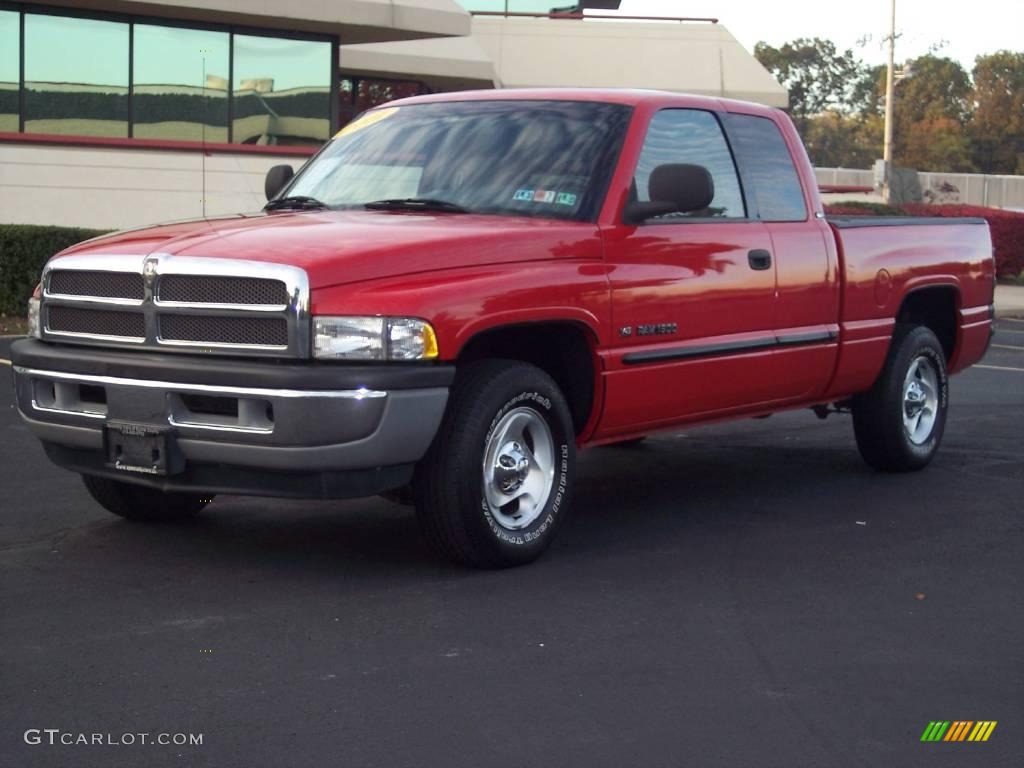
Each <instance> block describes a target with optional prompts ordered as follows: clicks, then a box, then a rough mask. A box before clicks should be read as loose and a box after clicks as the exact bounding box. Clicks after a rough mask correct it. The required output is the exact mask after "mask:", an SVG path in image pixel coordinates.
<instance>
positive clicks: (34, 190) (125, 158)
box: [0, 144, 306, 229]
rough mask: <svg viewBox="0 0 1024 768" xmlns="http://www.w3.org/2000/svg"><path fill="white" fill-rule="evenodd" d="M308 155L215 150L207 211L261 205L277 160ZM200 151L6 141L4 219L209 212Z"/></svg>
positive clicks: (120, 222) (0, 151)
mask: <svg viewBox="0 0 1024 768" xmlns="http://www.w3.org/2000/svg"><path fill="white" fill-rule="evenodd" d="M305 160H306V158H305V157H285V156H280V155H273V156H266V155H242V154H216V153H215V154H213V155H212V156H210V157H207V158H206V201H207V202H206V213H207V215H211V216H212V215H219V214H228V213H239V212H245V211H255V210H258V209H259V208H260V207H261V206H262V205H263V204H264V203H265V202H266V199H265V197H264V195H263V177H264V176H265V175H266V172H267V169H268V168H270V167H271V166H273V165H278V164H282V163H287V164H290V165H292V166H293V167H294V168H296V169H298V167H299V166H300V165H302V163H303V162H304V161H305ZM202 167H203V159H202V157H201V155H200V154H199V153H198V152H168V151H161V150H138V149H133V150H125V149H102V148H80V147H51V146H42V145H31V144H0V223H16V224H58V225H63V226H76V227H96V228H101V229H108V228H110V229H120V228H124V227H135V226H142V225H146V224H153V223H157V222H161V221H173V220H175V219H186V218H193V217H197V216H202V215H203V203H202V200H203V194H202V189H203V172H202Z"/></svg>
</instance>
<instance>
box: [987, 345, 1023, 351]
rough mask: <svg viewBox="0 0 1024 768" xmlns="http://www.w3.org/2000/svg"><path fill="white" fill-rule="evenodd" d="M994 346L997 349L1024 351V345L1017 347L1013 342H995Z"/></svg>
mask: <svg viewBox="0 0 1024 768" xmlns="http://www.w3.org/2000/svg"><path fill="white" fill-rule="evenodd" d="M992 347H993V348H995V349H1019V350H1020V351H1021V352H1024V347H1015V346H1013V344H993V345H992Z"/></svg>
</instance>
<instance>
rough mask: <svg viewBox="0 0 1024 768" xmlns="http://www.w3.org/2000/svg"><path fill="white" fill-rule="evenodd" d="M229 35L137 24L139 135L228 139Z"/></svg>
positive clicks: (134, 94)
mask: <svg viewBox="0 0 1024 768" xmlns="http://www.w3.org/2000/svg"><path fill="white" fill-rule="evenodd" d="M229 41H230V36H229V35H228V33H227V32H210V31H206V30H198V29H178V28H175V27H161V26H151V25H148V24H136V25H135V50H134V56H135V65H134V70H133V77H134V83H133V85H132V99H133V101H132V110H133V117H134V128H133V135H134V136H135V137H136V138H141V139H176V140H179V141H203V140H205V141H222V142H223V141H227V140H228V99H227V95H228V61H229V59H230V55H229V51H228V46H229Z"/></svg>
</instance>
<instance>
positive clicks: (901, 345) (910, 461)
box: [852, 325, 949, 472]
mask: <svg viewBox="0 0 1024 768" xmlns="http://www.w3.org/2000/svg"><path fill="white" fill-rule="evenodd" d="M918 361H923V362H922V363H921V364H919V365H918V366H917V368H915V369H914V370H915V371H916V373H915V374H914V376H913V378H914V379H915V380H917V381H918V382H919V384H918V391H917V392H916V393H914V392H911V393H910V394H908V392H907V385H908V383H910V384H911V386H912V382H910V379H908V376H910V374H911V372H912V371H911V368H912V366H914V365H915V364H916V363H918ZM929 371H930V372H931V373H929ZM931 374H934V380H935V383H936V385H937V386H932V385H931V384H929V386H928V387H926V388H924V389H922V388H921V386H922V385H921V384H920V381H922V379H921V376H926V377H928V376H930V375H931ZM929 380H930V379H929ZM931 389H935V390H937V391H935V392H934V407H933V408H931V409H929V408H928V407H927V406H926V407H924V408H923V409H922V410H921V414H922V417H923V418H924V417H925V414H926V413H927V412H928V411H929V410H931V411H932V412H933V413H934V418H933V420H932V421H931V422H930V426H928V428H927V429H924V428H922V427H921V426H920V425H919V426H918V428H917V431H916V432H914V433H913V434H912V433H911V431H910V430H911V427H909V426H908V425H906V424H905V423H904V414H905V413H907V414H910V413H912V412H916V406H914V404H913V403H912V402H911V401H912V400H913V401H914V402H918V400H917V399H918V398H920V397H922V396H923V395H922V394H921V393H923V392H926V391H930V390H931ZM925 402H927V401H925ZM948 407H949V377H948V374H947V373H946V356H945V353H944V352H943V350H942V345H941V344H940V343H939V340H938V339H937V338H936V337H935V334H934V333H932V331H931V330H930V329H928V328H925V327H923V326H914V325H897V326H896V332H895V333H894V335H893V340H892V345H891V346H890V348H889V354H888V356H887V357H886V361H885V366H884V368H883V369H882V373H881V375H880V376H879V377H878V380H877V381H876V382H875V384H874V386H872V387H871V389H870V390H868V391H867V392H865V393H863V394H861V395H858V396H856V397H855V398H854V399H853V402H852V411H853V431H854V435H855V436H856V438H857V448H858V450H860V455H861V456H862V457H863V458H864V461H866V462H867V463H868V464H869V465H870V466H872V467H874V468H875V469H878V470H881V471H883V472H913V471H916V470H919V469H923V468H924V467H926V466H928V463H929V462H930V461H931V460H932V457H933V456H934V455H935V452H936V451H937V450H938V449H939V443H941V442H942V433H943V431H944V430H945V427H946V412H947V409H948ZM908 418H913V417H912V416H910V415H908Z"/></svg>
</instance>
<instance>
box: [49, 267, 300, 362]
mask: <svg viewBox="0 0 1024 768" xmlns="http://www.w3.org/2000/svg"><path fill="white" fill-rule="evenodd" d="M55 270H84V271H92V272H129V273H134V274H139V275H142V276H143V278H145V280H146V283H145V294H144V297H143V299H142V300H141V301H139V300H136V299H123V298H105V297H100V296H72V295H67V294H57V293H51V292H50V291H49V285H50V275H51V273H52V272H53V271H55ZM162 275H188V276H199V277H254V278H259V279H267V280H278V281H280V282H282V283H284V286H285V290H286V291H287V293H288V296H289V300H288V303H287V304H274V305H268V304H256V305H253V304H229V303H224V304H212V303H211V304H206V303H201V302H181V301H166V302H164V301H160V300H159V297H158V294H159V281H160V277H161V276H162ZM42 284H43V301H42V307H43V315H42V319H43V322H42V338H43V339H46V338H53V339H54V340H58V341H62V342H67V343H73V344H74V343H78V344H90V345H95V344H97V343H100V344H103V345H106V346H126V347H132V348H136V349H137V348H139V347H140V346H142V347H145V348H153V349H164V350H167V351H169V352H194V351H197V350H203V351H209V352H222V353H224V354H229V355H230V354H235V355H241V354H250V355H252V354H256V355H267V356H269V355H274V356H284V357H296V358H308V357H310V354H311V343H310V334H311V331H310V317H309V308H310V298H309V277H308V275H307V274H306V271H305V270H304V269H301V268H300V267H295V266H292V265H289V264H278V263H275V262H265V261H251V260H248V259H225V258H213V257H207V256H184V255H173V254H167V253H155V254H152V255H149V256H141V255H138V254H71V255H68V256H57V257H55V258H53V259H50V261H48V262H47V264H46V266H45V267H44V268H43V274H42ZM48 306H68V307H86V308H88V307H93V308H95V307H97V306H109V307H111V308H113V307H123V308H138V309H140V310H141V312H142V314H143V316H144V320H145V325H146V336H145V338H144V339H140V338H138V337H134V336H108V335H100V334H89V333H74V332H70V331H51V330H49V328H48V322H49V316H48V313H47V311H46V307H48ZM171 314H177V315H204V316H211V317H245V316H251V317H264V316H280V317H283V318H284V320H285V322H286V324H287V327H288V344H286V345H279V344H229V343H222V342H212V341H202V340H200V341H189V340H183V339H163V338H161V337H160V323H159V317H160V315H171Z"/></svg>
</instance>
